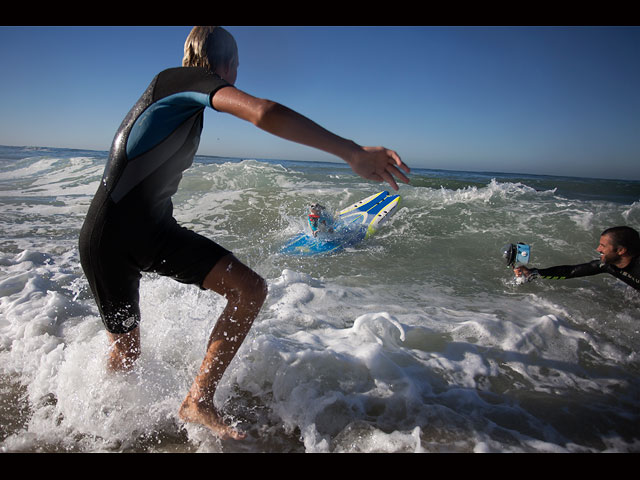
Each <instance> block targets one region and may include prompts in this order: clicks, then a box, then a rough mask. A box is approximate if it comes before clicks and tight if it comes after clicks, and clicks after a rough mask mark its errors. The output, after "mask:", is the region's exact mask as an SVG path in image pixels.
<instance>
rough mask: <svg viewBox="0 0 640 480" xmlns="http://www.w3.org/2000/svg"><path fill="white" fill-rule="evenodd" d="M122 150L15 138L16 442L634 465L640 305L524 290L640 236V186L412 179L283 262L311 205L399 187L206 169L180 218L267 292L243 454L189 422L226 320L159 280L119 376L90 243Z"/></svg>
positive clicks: (3, 270) (9, 317)
mask: <svg viewBox="0 0 640 480" xmlns="http://www.w3.org/2000/svg"><path fill="white" fill-rule="evenodd" d="M106 157H107V153H106V152H96V151H79V150H69V149H54V148H26V147H0V229H1V230H2V235H1V236H0V451H1V452H638V451H640V428H639V427H640V375H639V374H640V356H639V354H638V349H639V347H640V311H639V307H640V295H638V292H636V291H633V290H632V289H630V287H627V286H626V285H625V284H623V283H622V282H620V281H617V280H615V279H614V278H613V277H610V276H605V275H600V276H595V277H590V278H582V279H573V280H565V281H545V280H537V281H534V282H530V283H524V284H521V283H518V282H516V281H515V279H514V277H513V274H512V272H511V271H510V270H509V269H508V268H507V267H506V266H505V264H504V260H503V259H502V255H501V252H502V250H501V249H502V246H503V245H505V244H507V243H515V242H518V241H521V242H525V243H528V244H529V245H530V246H531V253H532V261H531V264H532V265H535V266H551V265H557V264H572V263H582V262H585V261H588V260H591V259H594V258H597V255H596V252H595V248H596V246H597V242H598V238H599V234H600V232H601V231H602V230H604V229H605V228H607V227H609V226H613V225H621V224H625V225H630V226H633V227H635V228H640V182H631V181H609V180H593V179H580V178H564V177H548V176H533V175H517V174H500V173H489V174H487V173H473V172H452V171H441V170H439V171H438V170H421V169H414V171H413V174H412V177H411V178H412V183H411V185H402V186H401V188H400V192H399V193H400V195H401V196H402V203H401V205H400V209H399V210H398V211H397V213H396V214H395V216H394V217H393V218H392V219H391V220H390V221H389V222H388V223H387V224H385V225H384V227H383V228H381V230H380V231H379V232H378V233H377V234H376V235H375V236H373V237H371V238H370V239H368V240H367V241H366V242H364V243H362V244H360V245H358V246H356V247H353V248H349V249H347V250H344V251H342V252H340V253H338V254H335V255H332V256H327V257H321V258H315V259H299V258H290V257H284V256H282V255H280V254H279V253H278V250H279V248H280V247H281V246H282V245H283V244H284V243H285V242H286V240H287V239H288V238H289V237H291V236H293V235H295V234H296V233H297V232H299V231H300V230H301V229H302V228H304V224H305V215H306V206H307V205H308V204H309V203H310V202H312V201H319V202H321V203H323V204H324V205H326V206H327V207H328V208H330V209H333V210H338V209H340V208H341V207H343V206H345V205H348V204H350V203H353V202H355V201H357V200H359V199H361V198H364V197H365V196H368V195H371V194H372V193H375V192H376V191H379V190H381V188H380V185H379V184H376V183H372V182H367V181H364V180H362V179H361V178H359V177H357V176H355V175H353V174H352V173H351V171H350V170H349V169H348V168H347V167H345V166H343V165H340V164H331V163H310V162H292V161H264V160H256V159H245V160H240V159H224V158H212V157H196V161H195V162H194V165H193V167H192V168H191V169H189V170H188V171H187V172H186V173H185V176H184V179H183V181H182V184H181V189H180V191H179V192H178V194H177V195H176V197H175V198H174V204H175V215H176V218H177V219H178V220H179V221H180V222H181V223H182V224H184V225H186V226H188V227H190V228H193V229H195V230H197V231H199V232H201V233H202V234H204V235H207V236H210V237H211V238H213V239H215V240H216V241H217V242H218V243H220V244H222V245H224V246H225V247H227V248H229V249H231V250H232V251H233V252H234V253H235V254H236V256H237V257H238V258H240V259H241V260H242V261H244V262H245V263H246V264H248V265H249V266H251V267H252V268H253V269H254V270H256V271H257V272H259V273H260V274H261V275H262V276H263V277H264V278H266V279H267V281H268V284H269V296H268V299H267V301H266V303H265V305H264V307H263V310H262V312H261V313H260V316H259V317H258V319H257V320H256V322H255V323H254V326H253V328H252V330H251V332H250V334H249V336H248V337H247V339H246V341H245V343H244V344H243V345H242V347H241V349H240V351H239V353H238V355H237V357H236V358H235V359H234V361H233V363H232V364H231V366H230V368H229V370H228V372H227V374H226V376H225V377H224V379H223V382H222V384H221V386H220V388H219V390H218V392H217V394H216V399H215V400H216V403H217V405H218V406H219V407H220V408H223V409H224V411H225V412H226V413H227V415H228V417H229V419H230V421H232V422H234V423H235V424H237V425H238V426H239V427H241V428H243V429H245V430H246V431H247V433H248V436H247V439H246V440H244V441H242V442H234V441H228V442H227V441H225V442H222V441H219V440H218V439H217V438H215V437H214V436H213V435H211V434H209V433H208V432H207V431H206V430H205V429H203V428H202V427H198V426H194V425H184V424H183V423H182V422H181V421H180V420H179V419H178V417H177V410H178V407H179V405H180V403H181V401H182V399H183V398H184V396H185V394H186V392H187V390H188V388H189V386H190V384H191V381H192V379H193V377H194V375H195V373H196V371H197V369H198V366H199V364H200V361H201V359H202V356H203V354H204V348H205V344H206V341H207V338H208V334H209V332H210V330H211V328H212V327H213V324H214V323H215V320H216V318H217V316H218V315H219V313H220V312H221V311H222V309H223V307H224V300H223V299H222V298H220V297H218V296H216V295H215V294H212V293H208V292H205V291H201V290H200V289H198V288H196V287H192V286H186V285H182V284H179V283H177V282H174V281H172V280H170V279H167V278H162V277H158V276H154V275H147V276H144V277H143V280H142V284H141V310H142V316H143V320H142V324H141V335H142V348H143V353H142V356H141V358H140V361H139V364H138V366H137V369H136V370H135V371H134V372H132V373H130V374H128V375H110V374H108V373H107V372H106V370H105V355H106V352H107V339H106V335H105V331H104V329H103V327H102V325H101V322H100V318H99V315H98V311H97V308H96V306H95V303H94V302H93V299H92V297H91V295H90V293H89V291H88V286H87V282H86V280H85V278H84V277H83V274H82V270H81V268H80V265H79V259H78V249H77V237H78V231H79V229H80V226H81V224H82V221H83V219H84V215H85V213H86V211H87V208H88V206H89V202H90V200H91V198H92V196H93V194H94V191H95V189H96V186H97V183H98V181H99V180H100V178H101V175H102V171H103V168H104V164H105V161H106Z"/></svg>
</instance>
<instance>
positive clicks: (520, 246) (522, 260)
mask: <svg viewBox="0 0 640 480" xmlns="http://www.w3.org/2000/svg"><path fill="white" fill-rule="evenodd" d="M502 257H503V258H504V259H505V260H506V261H507V266H508V267H513V266H514V265H515V264H516V263H519V264H521V265H526V264H527V263H529V258H530V257H531V249H530V248H529V245H527V244H526V243H521V242H518V243H517V244H513V243H509V244H507V245H505V246H504V247H502Z"/></svg>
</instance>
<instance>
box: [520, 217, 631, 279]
mask: <svg viewBox="0 0 640 480" xmlns="http://www.w3.org/2000/svg"><path fill="white" fill-rule="evenodd" d="M597 251H598V253H600V259H599V260H593V261H592V262H588V263H582V264H579V265H560V266H557V267H550V268H533V269H529V268H527V267H523V266H519V267H516V268H514V272H515V274H516V276H521V275H524V277H525V278H526V279H527V280H529V279H533V278H536V277H541V278H546V279H566V278H576V277H586V276H589V275H597V274H599V273H609V274H611V275H613V276H614V277H616V278H619V279H620V280H622V281H623V282H624V283H626V284H627V285H631V286H632V287H633V288H635V289H636V290H640V238H639V236H638V232H637V231H636V230H634V229H633V228H631V227H624V226H623V227H612V228H608V229H607V230H605V231H604V232H602V235H601V236H600V244H599V245H598V248H597Z"/></svg>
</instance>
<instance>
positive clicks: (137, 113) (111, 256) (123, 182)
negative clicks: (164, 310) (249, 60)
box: [79, 67, 230, 333]
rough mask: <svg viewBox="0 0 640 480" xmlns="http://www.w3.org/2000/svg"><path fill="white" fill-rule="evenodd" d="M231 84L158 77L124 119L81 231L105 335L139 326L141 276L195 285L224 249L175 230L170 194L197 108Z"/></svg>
mask: <svg viewBox="0 0 640 480" xmlns="http://www.w3.org/2000/svg"><path fill="white" fill-rule="evenodd" d="M229 86H230V84H228V83H227V82H225V81H224V80H222V79H221V78H220V77H219V76H217V75H215V74H212V73H210V72H209V71H208V70H206V69H204V68H199V67H178V68H172V69H168V70H165V71H163V72H161V73H159V74H158V75H157V76H156V77H155V78H154V79H153V81H152V82H151V84H150V85H149V87H148V88H147V89H146V91H145V92H144V93H143V94H142V96H141V97H140V99H139V100H138V101H137V103H136V104H135V105H134V106H133V108H132V109H131V110H130V111H129V113H128V114H127V116H126V117H125V119H124V120H123V122H122V124H121V125H120V128H119V129H118V131H117V133H116V136H115V138H114V140H113V143H112V146H111V150H110V153H109V159H108V162H107V165H106V167H105V171H104V175H103V177H102V180H101V181H100V184H99V186H98V190H97V192H96V194H95V196H94V198H93V200H92V202H91V205H90V207H89V211H88V213H87V217H86V219H85V221H84V224H83V226H82V229H81V232H80V239H79V250H80V260H81V264H82V268H83V270H84V272H85V274H86V276H87V279H88V281H89V285H90V287H91V291H92V293H93V295H94V297H95V299H96V302H97V304H98V308H99V311H100V315H101V317H102V320H103V322H104V324H105V326H106V328H107V330H108V331H109V332H111V333H126V332H128V331H130V330H132V329H134V328H135V327H136V326H137V325H138V323H139V321H140V310H139V306H138V300H139V294H138V288H139V283H140V277H141V272H157V273H159V274H161V275H166V276H170V277H173V278H175V279H176V280H178V281H180V282H183V283H191V284H197V285H199V286H202V282H203V281H204V278H205V276H206V275H207V273H209V271H210V270H211V268H213V266H214V265H215V264H216V263H217V261H218V260H219V259H220V258H222V257H223V256H225V255H227V254H229V253H230V252H228V251H227V250H226V249H224V248H222V247H221V246H219V245H217V244H216V243H215V242H213V241H212V240H210V239H207V238H205V237H203V236H201V235H199V234H196V233H195V232H192V231H190V230H187V229H186V228H184V227H181V226H179V225H178V224H177V222H176V220H175V219H174V218H173V204H172V202H171V197H172V195H173V194H174V193H175V192H176V191H177V189H178V184H179V183H180V180H181V178H182V172H183V171H184V170H186V169H187V168H189V167H190V166H191V164H192V162H193V158H194V156H195V153H196V151H197V148H198V144H199V142H200V134H201V131H202V125H203V117H204V109H205V108H206V107H212V104H211V98H212V96H213V95H214V94H215V93H216V92H217V91H218V90H220V89H221V88H224V87H229Z"/></svg>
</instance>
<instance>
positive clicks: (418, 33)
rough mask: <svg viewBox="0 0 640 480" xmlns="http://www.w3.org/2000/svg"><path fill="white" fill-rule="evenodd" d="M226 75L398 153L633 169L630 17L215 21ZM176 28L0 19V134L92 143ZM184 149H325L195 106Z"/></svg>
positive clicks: (526, 165)
mask: <svg viewBox="0 0 640 480" xmlns="http://www.w3.org/2000/svg"><path fill="white" fill-rule="evenodd" d="M225 28H227V30H229V31H230V32H231V33H232V34H233V35H234V36H235V38H236V41H237V42H238V46H239V52H240V68H239V72H238V80H237V82H236V86H237V87H238V88H240V89H242V90H245V91H247V92H248V93H251V94H253V95H256V96H260V97H265V98H270V99H272V100H275V101H278V102H280V103H283V104H285V105H287V106H288V107H290V108H293V109H294V110H297V111H299V112H300V113H302V114H304V115H306V116H308V117H309V118H311V119H313V120H314V121H316V122H318V123H319V124H321V125H323V126H324V127H326V128H328V129H329V130H331V131H333V132H335V133H337V134H339V135H341V136H344V137H346V138H350V139H352V140H354V141H356V142H358V143H360V144H363V145H385V146H387V147H389V148H393V149H395V150H397V151H398V153H399V154H400V155H401V157H402V158H403V159H404V160H405V161H406V162H407V163H408V164H409V165H410V166H412V167H422V168H443V169H451V170H472V171H506V172H517V173H539V174H551V175H573V176H590V177H598V178H622V179H636V180H640V88H639V87H638V86H639V85H640V28H638V27H469V26H461V27H444V26H433V27H408V26H401V27H234V26H227V27H225ZM189 30H190V27H172V26H163V27H152V26H145V27H8V26H6V27H0V62H1V64H2V65H3V69H2V74H0V86H1V87H2V88H0V144H3V145H38V146H53V147H67V148H88V149H97V150H108V149H109V146H110V144H111V140H112V138H113V135H114V133H115V130H116V129H117V127H118V126H119V124H120V122H121V121H122V118H123V117H124V115H125V114H126V113H127V112H128V110H129V109H130V107H131V106H132V105H133V103H135V101H136V100H137V98H138V97H139V95H140V94H141V93H142V92H143V91H144V90H145V88H146V87H147V85H148V83H149V82H150V80H151V79H152V78H153V76H154V75H155V74H156V73H157V72H158V71H160V70H162V69H164V68H168V67H173V66H178V65H180V62H181V59H182V47H183V44H184V40H185V38H186V36H187V34H188V32H189ZM199 153H200V154H203V155H217V156H231V157H240V158H273V159H295V160H328V161H339V160H338V159H336V158H335V157H331V156H328V155H326V154H324V153H321V152H316V151H315V150H313V149H310V148H307V147H303V146H297V145H294V144H291V143H288V142H286V141H284V140H280V139H277V138H274V137H271V136H269V135H268V134H266V133H263V132H261V131H259V130H257V129H256V128H255V127H253V126H251V125H249V124H245V123H244V122H242V121H240V120H238V119H236V118H233V117H231V116H228V115H224V114H219V113H216V112H214V111H208V112H207V114H206V117H205V129H204V131H203V136H202V141H201V144H200V150H199Z"/></svg>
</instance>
